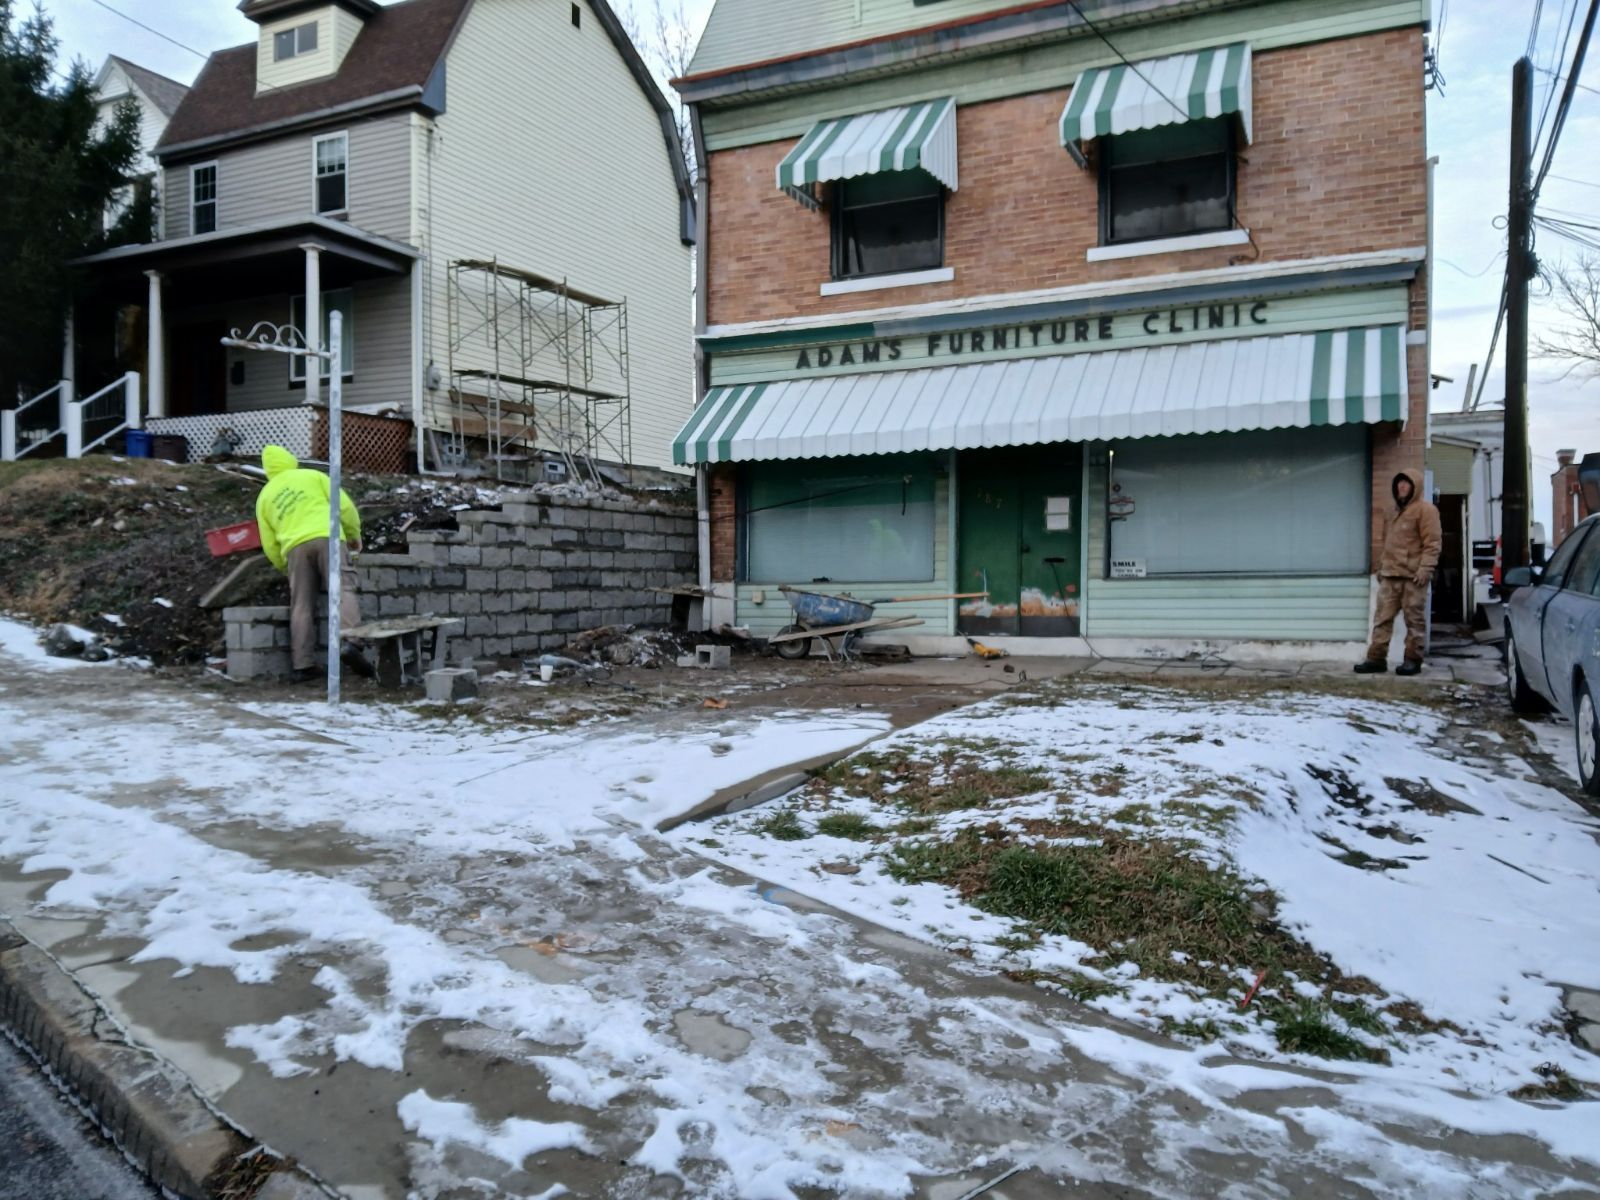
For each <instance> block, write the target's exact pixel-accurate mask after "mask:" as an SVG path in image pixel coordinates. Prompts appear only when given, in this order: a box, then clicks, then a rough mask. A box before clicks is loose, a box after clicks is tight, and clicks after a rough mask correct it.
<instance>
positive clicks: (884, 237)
mask: <svg viewBox="0 0 1600 1200" xmlns="http://www.w3.org/2000/svg"><path fill="white" fill-rule="evenodd" d="M943 265H944V185H943V184H941V183H940V182H939V181H938V180H937V179H935V178H934V177H933V176H932V175H929V174H928V173H927V172H926V171H889V172H885V173H883V174H878V175H860V176H857V177H856V178H854V179H845V180H841V181H840V182H839V184H838V185H837V186H836V187H835V188H834V199H833V277H834V278H835V279H850V278H853V277H855V276H858V275H892V274H895V273H897V272H900V271H922V270H927V269H931V268H934V267H942V266H943Z"/></svg>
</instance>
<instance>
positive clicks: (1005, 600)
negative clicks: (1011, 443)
mask: <svg viewBox="0 0 1600 1200" xmlns="http://www.w3.org/2000/svg"><path fill="white" fill-rule="evenodd" d="M1081 476H1082V451H1081V450H1080V449H1079V447H1077V446H1074V445H1051V446H1028V447H1018V448H1006V449H999V450H974V451H966V452H963V453H962V455H961V458H960V460H959V463H958V465H957V484H956V486H957V488H958V489H959V491H960V499H959V507H958V509H957V520H958V522H959V530H958V537H957V548H956V553H957V559H956V562H957V569H958V571H959V574H958V580H959V582H960V587H959V588H958V589H957V590H959V591H962V592H977V591H984V590H987V591H988V593H989V598H988V600H986V601H984V600H964V601H962V602H961V603H960V605H959V607H958V609H957V612H958V620H957V628H958V629H959V630H960V632H962V633H969V634H985V633H987V634H1021V635H1023V636H1026V637H1075V636H1077V634H1078V630H1079V626H1078V599H1079V596H1078V590H1079V583H1080V580H1079V578H1078V568H1079V561H1080V553H1079V551H1080V539H1081V537H1082V533H1081V529H1082V523H1083V522H1082V517H1083V514H1082V513H1081V512H1080V511H1079V508H1080V506H1081V492H1082V487H1081V482H1082V479H1081Z"/></svg>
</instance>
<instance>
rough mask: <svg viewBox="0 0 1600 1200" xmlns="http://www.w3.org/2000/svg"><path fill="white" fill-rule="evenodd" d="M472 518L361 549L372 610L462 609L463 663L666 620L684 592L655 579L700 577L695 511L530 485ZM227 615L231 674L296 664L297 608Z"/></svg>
mask: <svg viewBox="0 0 1600 1200" xmlns="http://www.w3.org/2000/svg"><path fill="white" fill-rule="evenodd" d="M460 525H461V528H460V529H459V530H439V531H421V532H416V533H412V534H410V535H409V542H410V553H408V554H364V555H361V556H360V558H359V560H358V561H357V563H356V565H355V580H356V585H357V587H358V588H359V589H360V595H361V614H362V619H363V620H374V619H377V618H381V617H400V616H429V615H431V616H440V617H443V616H453V617H460V618H461V619H462V622H463V624H464V626H465V629H464V633H463V634H462V635H461V636H458V637H455V638H452V639H451V644H450V657H451V660H452V661H460V660H461V659H464V658H479V657H484V658H509V657H515V656H520V655H526V654H536V653H540V652H543V651H547V650H554V649H558V648H560V647H561V646H564V645H565V644H566V643H567V642H568V640H570V638H571V635H572V634H574V633H576V632H578V631H579V630H583V629H593V628H595V627H597V626H600V625H624V624H627V625H665V624H666V623H667V622H668V620H669V619H670V618H671V614H672V598H671V597H670V596H663V595H660V594H659V593H656V592H653V591H651V590H650V589H651V588H652V587H665V586H669V585H671V584H679V583H692V582H694V580H695V518H694V513H693V512H692V511H689V510H677V509H670V508H663V507H659V506H656V505H653V504H647V505H641V504H639V503H637V502H634V501H617V500H601V499H589V500H584V499H575V498H566V497H559V498H558V497H549V496H544V495H539V494H537V493H529V494H525V495H516V496H509V497H507V498H506V500H505V502H504V504H503V505H502V506H501V510H500V511H499V512H463V513H461V514H460ZM224 620H225V621H226V622H227V629H228V674H229V675H231V676H233V677H234V678H251V677H254V676H256V675H270V674H278V673H281V672H282V671H285V670H287V664H288V656H287V652H286V651H287V645H288V633H287V630H288V611H287V610H286V609H278V608H239V609H228V610H226V612H225V613H224ZM236 668H237V669H236Z"/></svg>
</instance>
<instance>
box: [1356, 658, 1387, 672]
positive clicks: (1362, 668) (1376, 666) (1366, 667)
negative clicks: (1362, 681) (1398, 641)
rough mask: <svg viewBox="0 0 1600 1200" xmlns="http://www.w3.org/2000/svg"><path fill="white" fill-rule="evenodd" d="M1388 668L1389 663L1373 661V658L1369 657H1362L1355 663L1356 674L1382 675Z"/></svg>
mask: <svg viewBox="0 0 1600 1200" xmlns="http://www.w3.org/2000/svg"><path fill="white" fill-rule="evenodd" d="M1388 669H1389V664H1388V663H1386V662H1375V661H1374V660H1372V659H1370V658H1368V659H1364V660H1363V661H1361V662H1358V663H1357V664H1356V674H1357V675H1382V674H1383V673H1384V672H1385V671H1387V670H1388Z"/></svg>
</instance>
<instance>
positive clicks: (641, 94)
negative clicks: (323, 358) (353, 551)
mask: <svg viewBox="0 0 1600 1200" xmlns="http://www.w3.org/2000/svg"><path fill="white" fill-rule="evenodd" d="M241 7H242V9H243V11H244V13H245V15H246V16H248V17H250V18H252V19H253V20H254V21H256V23H257V25H258V26H259V35H258V38H257V40H256V41H255V42H254V43H251V44H248V45H245V46H239V47H235V48H233V49H229V50H223V51H219V52H217V53H215V54H213V55H212V56H211V58H210V60H209V61H208V62H207V64H206V66H205V67H204V68H203V69H202V71H201V73H200V75H199V77H198V78H197V79H196V80H195V83H194V86H193V89H192V91H191V92H190V94H189V96H188V97H187V98H186V99H185V101H184V103H183V104H182V105H180V106H178V108H177V111H176V112H175V113H174V114H173V117H172V119H171V122H170V124H169V125H168V126H167V127H166V129H165V131H164V133H163V135H162V136H161V138H160V141H159V143H158V144H157V146H156V150H155V153H156V158H157V159H158V160H159V164H160V171H161V182H162V186H163V190H164V192H165V194H166V197H167V203H166V205H165V208H164V212H163V216H162V221H161V227H160V231H159V241H157V242H155V243H153V244H150V245H144V246H132V247H122V248H119V249H116V250H112V251H108V252H106V253H103V254H100V255H97V256H95V257H94V258H92V259H90V260H89V265H90V266H91V267H92V268H93V269H94V271H95V272H96V274H97V279H98V281H99V283H100V284H101V286H100V287H99V288H98V289H97V290H98V292H99V293H100V296H101V299H102V301H103V303H104V306H105V308H106V310H107V311H106V312H105V313H103V314H99V315H100V316H103V317H104V318H105V319H106V320H112V319H115V320H117V321H118V322H119V323H120V325H121V326H122V327H126V326H127V325H128V324H129V321H130V313H132V314H133V318H132V319H133V320H135V321H136V323H137V325H138V327H139V329H140V330H141V333H142V336H140V337H139V338H137V339H134V344H135V349H134V351H133V352H132V353H131V354H130V359H131V361H128V362H127V363H126V364H125V366H126V367H128V368H131V369H138V370H142V371H143V372H144V373H145V376H146V379H147V381H148V383H147V390H148V404H149V410H150V413H151V416H152V418H153V420H152V422H151V425H152V428H155V429H157V430H162V429H166V430H168V431H171V432H182V433H185V434H186V435H188V436H189V438H190V442H191V447H193V446H194V444H195V443H196V441H199V442H201V443H204V444H205V445H204V446H201V447H200V448H199V452H201V453H203V452H204V449H205V448H207V447H208V446H209V444H210V441H211V439H212V437H214V436H215V434H216V432H217V430H219V429H221V428H224V427H225V428H227V429H228V430H229V432H230V433H232V434H234V435H235V436H237V437H238V439H239V443H240V448H241V449H243V450H246V451H248V450H250V449H253V448H254V446H255V445H257V444H259V443H260V442H262V441H265V440H282V441H284V442H285V444H288V445H290V446H291V448H292V449H299V450H302V451H306V450H309V437H310V434H309V430H310V427H311V419H310V414H311V411H312V408H313V406H314V405H315V404H316V403H318V402H319V401H320V400H321V399H322V397H323V396H324V394H325V390H326V380H325V379H321V380H319V379H318V378H316V377H315V376H314V375H313V377H312V378H310V379H307V378H306V373H305V372H304V371H303V370H302V369H301V368H300V367H299V365H298V363H299V360H292V359H290V358H289V357H287V356H280V355H269V354H262V353H259V352H254V351H249V350H244V349H238V348H228V347H224V346H223V345H222V344H221V339H222V338H223V337H224V336H226V335H227V334H229V333H230V332H231V331H233V330H236V329H237V330H239V331H241V332H246V333H247V332H248V331H249V330H250V329H252V328H253V327H255V326H257V325H258V324H260V323H262V322H268V323H271V324H272V325H282V324H284V323H291V324H292V325H294V326H295V328H296V329H297V330H298V331H300V332H301V333H302V334H304V335H305V336H306V337H308V338H310V339H318V338H319V330H320V331H321V333H320V337H321V338H323V339H325V337H326V330H327V317H328V314H329V312H330V311H333V310H337V311H339V312H341V313H343V314H344V328H345V331H346V342H347V345H346V348H345V354H344V356H343V363H342V367H343V371H342V374H343V383H344V387H343V395H344V403H345V406H346V408H347V409H350V410H353V411H358V412H365V413H369V414H391V415H396V416H401V417H405V418H407V419H411V420H413V421H415V422H416V424H417V425H418V426H419V429H420V433H419V436H418V437H417V441H416V449H417V452H418V454H419V455H420V456H421V457H420V459H419V461H422V462H424V463H425V464H426V465H427V466H430V467H431V466H455V465H458V464H460V463H462V462H472V461H473V460H474V459H476V460H478V461H485V460H487V459H489V458H491V457H497V458H498V459H502V460H503V459H513V458H515V459H519V460H522V461H527V460H530V459H533V458H536V457H538V456H539V455H540V454H542V453H548V452H551V451H552V450H553V449H554V448H556V447H557V446H558V445H560V446H565V447H568V448H571V447H572V446H574V445H575V444H577V441H581V436H582V429H581V426H582V424H583V422H584V420H585V419H586V414H588V418H589V419H590V420H591V421H592V419H593V405H594V404H595V403H598V404H600V405H602V407H606V406H609V407H606V411H608V412H615V411H623V412H626V413H627V414H628V415H629V418H630V420H629V424H628V426H627V428H629V430H630V432H631V437H630V438H629V439H628V440H627V441H626V442H618V441H612V442H605V441H603V440H595V439H591V440H590V442H588V443H586V445H587V446H588V447H589V450H590V452H591V453H593V454H594V456H595V457H597V458H600V459H612V460H615V459H618V458H621V457H624V455H623V454H622V453H620V452H619V451H621V450H626V452H627V453H626V455H625V456H626V457H627V458H628V459H629V460H630V461H632V462H634V463H638V464H643V465H650V466H667V465H670V463H671V439H672V435H673V433H674V432H675V431H676V429H677V427H678V426H679V425H681V424H682V421H683V419H684V417H685V416H686V415H687V414H688V412H689V411H690V410H691V409H692V407H693V388H694V383H693V376H694V367H693V350H692V339H691V336H690V334H691V329H692V321H693V309H692V296H691V272H690V244H691V241H692V237H693V230H694V218H693V211H692V206H693V199H692V192H691V189H690V186H689V183H688V178H687V172H686V168H685V164H684V159H683V152H682V148H681V146H680V145H679V143H678V138H677V133H676V127H675V125H674V123H673V121H672V119H671V112H670V109H669V108H668V106H667V103H666V101H665V99H664V98H663V97H662V95H661V93H660V91H659V89H657V87H656V86H655V84H654V83H653V82H652V80H651V78H650V76H649V72H648V71H647V69H646V68H645V66H644V64H643V63H642V62H641V61H640V59H639V57H638V54H637V53H636V52H635V50H634V48H633V46H632V44H631V43H630V42H629V41H628V39H627V36H626V34H625V33H624V32H623V30H622V27H621V25H620V24H619V22H618V21H617V19H616V17H615V15H614V13H613V12H612V11H611V9H610V8H609V6H608V5H607V4H606V3H605V2H604V0H584V2H582V3H578V4H573V3H570V2H569V0H562V2H561V3H555V2H554V0H403V2H401V3H396V4H390V5H380V4H377V3H374V2H373V0H247V2H246V3H245V4H244V5H242V6H241ZM462 263H476V264H494V265H495V266H496V267H497V269H498V273H497V272H496V271H485V270H474V269H469V268H463V267H461V266H460V264H462ZM485 281H487V283H486V282H485ZM534 282H537V283H539V284H540V285H541V286H542V287H543V288H544V289H545V290H540V288H539V287H535V286H533V283H534ZM486 286H487V288H488V289H489V290H488V291H484V290H483V289H484V288H485V287H486ZM474 289H477V290H474ZM551 296H554V297H555V300H554V302H553V303H552V302H551V301H550V297H551ZM529 297H533V298H532V299H530V298H529ZM308 298H309V303H308ZM601 301H604V302H605V304H604V305H602V306H601V307H599V308H593V307H591V304H593V303H598V302H601ZM92 319H93V318H92V317H91V316H90V315H89V314H84V313H80V317H79V321H78V327H79V331H80V332H79V336H80V337H84V336H89V335H87V334H86V333H85V332H84V330H85V328H86V327H88V326H89V325H90V322H91V320H92ZM591 326H596V327H602V326H603V327H604V334H605V335H607V336H611V337H612V339H613V341H614V342H615V343H616V345H617V346H618V347H623V346H625V353H621V354H608V353H606V352H604V350H605V347H604V346H603V345H602V342H603V341H604V338H603V337H599V338H598V340H594V339H592V340H594V345H592V346H588V345H586V344H585V342H584V338H585V336H587V335H589V334H591V333H592V332H593V331H592V329H591ZM623 335H625V341H622V340H620V339H621V337H622V336H623ZM597 347H598V348H597ZM497 350H498V351H499V353H498V354H497V353H496V351H497ZM552 389H558V390H561V395H560V396H559V397H556V396H554V392H553V390H552ZM573 389H575V390H573ZM624 398H625V399H624ZM555 400H570V401H571V403H570V404H568V405H567V406H566V407H565V408H563V407H562V405H561V404H560V403H555V402H554V401H555ZM586 404H587V405H588V407H586ZM562 419H570V420H572V421H574V422H576V424H577V425H578V426H579V427H580V428H579V429H578V431H577V433H576V434H575V433H574V432H573V430H571V429H565V428H558V427H557V426H558V425H559V423H560V421H561V420H562ZM496 432H499V433H501V434H503V435H504V437H503V439H498V440H497V439H494V438H493V437H492V435H493V434H495V433H496ZM575 439H576V441H575Z"/></svg>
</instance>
